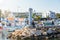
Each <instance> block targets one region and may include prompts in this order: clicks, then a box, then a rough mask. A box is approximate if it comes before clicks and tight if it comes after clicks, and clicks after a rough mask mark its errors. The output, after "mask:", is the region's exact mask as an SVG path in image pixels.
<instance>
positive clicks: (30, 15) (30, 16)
mask: <svg viewBox="0 0 60 40" xmlns="http://www.w3.org/2000/svg"><path fill="white" fill-rule="evenodd" d="M32 13H33V9H32V8H29V25H31V23H32Z"/></svg>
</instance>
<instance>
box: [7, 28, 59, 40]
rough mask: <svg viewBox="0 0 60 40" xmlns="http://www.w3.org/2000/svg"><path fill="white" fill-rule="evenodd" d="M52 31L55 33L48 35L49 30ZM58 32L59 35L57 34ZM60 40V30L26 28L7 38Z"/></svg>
mask: <svg viewBox="0 0 60 40" xmlns="http://www.w3.org/2000/svg"><path fill="white" fill-rule="evenodd" d="M48 29H51V30H52V31H53V32H52V33H51V34H48V33H47V30H48ZM57 32H58V33H57ZM52 37H53V38H55V37H56V38H60V28H29V27H24V28H23V29H20V30H15V31H14V32H12V33H11V34H9V35H8V37H7V38H10V39H11V40H27V39H29V40H40V39H41V38H43V39H49V38H52Z"/></svg>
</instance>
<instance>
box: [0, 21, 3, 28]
mask: <svg viewBox="0 0 60 40" xmlns="http://www.w3.org/2000/svg"><path fill="white" fill-rule="evenodd" d="M0 29H3V27H2V23H1V21H0Z"/></svg>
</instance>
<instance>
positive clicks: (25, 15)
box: [13, 12, 29, 18]
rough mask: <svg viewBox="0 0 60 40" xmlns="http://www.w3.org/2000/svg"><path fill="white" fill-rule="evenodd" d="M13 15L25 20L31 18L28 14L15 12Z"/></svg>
mask: <svg viewBox="0 0 60 40" xmlns="http://www.w3.org/2000/svg"><path fill="white" fill-rule="evenodd" d="M13 15H14V16H15V17H20V18H22V17H23V18H25V17H28V16H29V13H28V12H13Z"/></svg>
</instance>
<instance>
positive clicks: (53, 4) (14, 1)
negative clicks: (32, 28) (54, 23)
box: [0, 0, 60, 12]
mask: <svg viewBox="0 0 60 40" xmlns="http://www.w3.org/2000/svg"><path fill="white" fill-rule="evenodd" d="M29 8H33V9H34V10H35V11H38V12H46V11H50V10H51V11H55V12H60V0H0V9H2V10H11V11H18V10H19V11H28V9H29Z"/></svg>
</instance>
